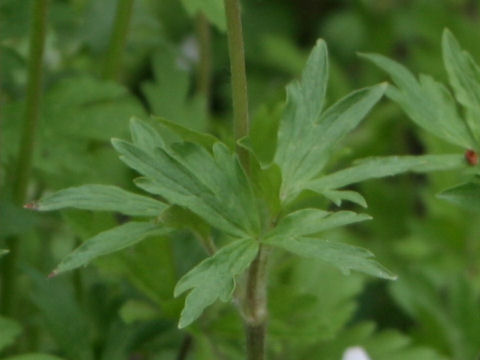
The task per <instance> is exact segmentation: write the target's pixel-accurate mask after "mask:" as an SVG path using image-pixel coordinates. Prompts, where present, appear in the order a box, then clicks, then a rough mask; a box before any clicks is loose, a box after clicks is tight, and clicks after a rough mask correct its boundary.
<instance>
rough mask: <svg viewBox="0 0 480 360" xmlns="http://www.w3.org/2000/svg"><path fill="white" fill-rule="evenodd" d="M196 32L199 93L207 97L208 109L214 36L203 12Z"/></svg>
mask: <svg viewBox="0 0 480 360" xmlns="http://www.w3.org/2000/svg"><path fill="white" fill-rule="evenodd" d="M196 32H197V40H198V48H199V55H200V61H199V63H198V67H197V91H198V93H199V94H202V95H203V96H204V97H205V100H206V103H207V108H209V107H210V88H211V74H212V35H211V31H210V24H209V23H208V21H207V18H206V17H205V15H204V14H203V13H202V12H199V13H198V15H197V19H196Z"/></svg>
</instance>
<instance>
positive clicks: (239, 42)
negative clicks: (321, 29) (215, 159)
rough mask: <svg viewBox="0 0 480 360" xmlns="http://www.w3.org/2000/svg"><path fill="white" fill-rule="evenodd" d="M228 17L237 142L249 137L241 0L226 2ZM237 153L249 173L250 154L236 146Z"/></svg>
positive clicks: (226, 0)
mask: <svg viewBox="0 0 480 360" xmlns="http://www.w3.org/2000/svg"><path fill="white" fill-rule="evenodd" d="M224 1H225V14H226V16H227V33H228V52H229V55H230V72H231V76H232V100H233V124H234V133H235V140H238V139H240V138H242V137H244V136H247V135H248V130H249V119H248V95H247V75H246V71H245V50H244V46H243V32H242V18H241V13H240V0H224ZM236 151H237V154H238V157H239V158H240V162H241V163H242V165H243V167H244V169H245V171H246V172H247V173H248V172H249V167H250V166H249V158H248V152H247V151H246V150H245V149H243V148H241V147H239V146H238V145H236Z"/></svg>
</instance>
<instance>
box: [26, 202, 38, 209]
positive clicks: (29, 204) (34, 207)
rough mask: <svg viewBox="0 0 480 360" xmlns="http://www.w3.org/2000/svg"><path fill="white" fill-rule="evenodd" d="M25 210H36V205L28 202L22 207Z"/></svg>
mask: <svg viewBox="0 0 480 360" xmlns="http://www.w3.org/2000/svg"><path fill="white" fill-rule="evenodd" d="M23 207H24V208H25V209H30V210H36V209H37V204H36V203H35V202H33V201H32V202H29V203H27V204H25V205H23Z"/></svg>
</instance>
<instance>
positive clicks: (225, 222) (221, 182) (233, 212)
mask: <svg viewBox="0 0 480 360" xmlns="http://www.w3.org/2000/svg"><path fill="white" fill-rule="evenodd" d="M112 142H113V145H114V147H115V148H116V149H117V151H118V152H119V153H120V154H121V155H122V156H121V159H122V160H123V161H124V162H125V163H126V164H127V165H128V166H130V167H131V168H133V169H135V170H137V171H138V172H139V173H140V174H142V175H144V176H145V177H144V178H140V179H137V180H136V184H137V185H138V186H139V187H141V188H142V189H144V190H146V191H148V192H151V193H154V194H157V195H161V196H162V197H164V198H165V199H167V200H168V201H169V202H170V203H172V204H176V205H179V206H183V207H186V208H187V209H189V210H191V211H192V212H194V213H195V214H197V215H198V216H200V217H202V218H204V219H205V221H207V222H208V223H209V224H211V225H212V226H214V227H217V228H219V229H221V230H223V231H225V232H226V233H228V234H230V235H232V236H235V237H238V238H244V237H248V236H250V235H255V234H257V233H258V231H259V228H260V220H259V214H258V211H257V208H256V203H255V198H254V195H253V192H252V189H251V188H250V184H249V182H248V180H247V178H246V176H245V174H244V172H243V170H242V168H241V166H240V164H239V163H238V160H237V158H236V156H235V155H234V154H232V153H231V152H230V151H229V150H228V149H227V148H226V146H225V145H223V144H221V143H217V144H215V145H214V147H213V156H212V155H211V154H210V153H209V152H208V151H207V150H206V149H205V148H203V147H202V146H200V145H197V144H193V143H186V142H185V143H177V144H173V145H172V147H170V148H168V149H161V148H157V149H155V152H154V153H153V154H148V153H146V152H145V151H143V150H142V149H140V148H139V147H137V146H135V145H133V144H130V143H128V142H125V141H121V140H113V141H112Z"/></svg>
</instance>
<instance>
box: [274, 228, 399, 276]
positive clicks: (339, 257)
mask: <svg viewBox="0 0 480 360" xmlns="http://www.w3.org/2000/svg"><path fill="white" fill-rule="evenodd" d="M265 243H267V244H270V245H272V246H275V247H280V248H282V249H285V250H287V251H289V252H291V253H294V254H297V255H300V256H303V257H306V258H311V259H319V260H322V261H325V262H327V263H329V264H331V265H333V266H335V267H337V268H338V269H340V270H341V271H342V272H343V273H344V274H349V273H350V271H351V270H355V271H360V272H363V273H365V274H368V275H372V276H376V277H380V278H384V279H389V280H394V279H396V276H395V275H394V274H392V273H391V272H390V271H389V270H387V269H386V268H385V267H384V266H382V265H381V264H379V263H378V262H376V261H375V260H373V259H372V257H373V254H372V253H371V252H370V251H368V250H367V249H363V248H360V247H357V246H352V245H347V244H343V243H340V242H333V241H328V240H321V239H317V238H309V237H302V236H299V237H296V236H294V235H292V236H291V237H277V238H272V239H269V240H267V241H265Z"/></svg>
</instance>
